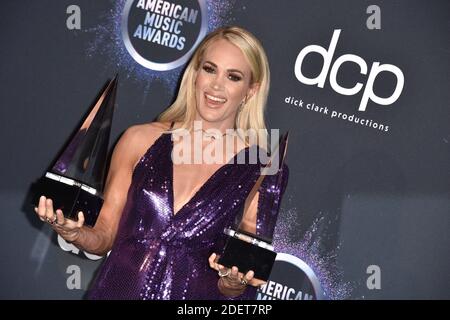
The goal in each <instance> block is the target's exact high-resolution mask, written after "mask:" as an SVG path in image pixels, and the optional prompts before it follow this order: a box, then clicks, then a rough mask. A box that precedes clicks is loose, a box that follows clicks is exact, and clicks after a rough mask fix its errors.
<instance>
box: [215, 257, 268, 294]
mask: <svg viewBox="0 0 450 320" xmlns="http://www.w3.org/2000/svg"><path fill="white" fill-rule="evenodd" d="M218 259H219V256H218V255H216V254H215V253H213V254H212V255H211V256H210V257H209V259H208V261H209V266H210V267H211V268H212V269H214V270H216V271H217V272H218V274H219V276H220V279H219V283H218V285H219V289H221V291H222V293H223V294H225V295H229V296H238V295H240V294H242V293H243V292H244V290H245V288H246V287H247V285H251V286H254V287H259V286H262V285H264V284H265V283H266V282H265V281H263V280H260V279H256V278H254V272H253V271H252V270H250V271H248V272H247V273H246V274H245V275H244V274H243V273H242V272H239V269H238V268H237V267H236V266H233V267H232V268H231V269H229V268H227V267H224V266H222V265H221V264H218V263H217V261H218Z"/></svg>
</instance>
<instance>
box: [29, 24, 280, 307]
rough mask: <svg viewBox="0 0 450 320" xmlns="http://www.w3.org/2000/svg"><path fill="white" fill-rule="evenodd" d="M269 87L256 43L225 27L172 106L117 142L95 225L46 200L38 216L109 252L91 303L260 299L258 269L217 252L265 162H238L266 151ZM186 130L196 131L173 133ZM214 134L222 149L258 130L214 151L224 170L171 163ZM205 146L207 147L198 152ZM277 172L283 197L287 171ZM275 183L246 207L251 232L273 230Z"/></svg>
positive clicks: (199, 56)
mask: <svg viewBox="0 0 450 320" xmlns="http://www.w3.org/2000/svg"><path fill="white" fill-rule="evenodd" d="M268 89H269V68H268V63H267V58H266V55H265V53H264V51H263V49H262V47H261V45H260V43H259V42H258V40H257V39H256V38H255V37H254V36H253V35H251V34H250V33H249V32H247V31H245V30H243V29H241V28H238V27H227V28H222V29H219V30H217V31H215V32H213V33H211V34H209V35H208V36H207V37H206V38H205V39H204V41H203V42H202V43H201V44H200V46H199V47H198V48H197V50H196V52H195V54H194V56H193V57H192V59H191V61H190V63H189V65H188V66H187V68H186V71H185V73H184V75H183V78H182V82H181V85H180V90H179V94H178V97H177V99H176V101H175V102H174V103H173V105H172V106H170V107H169V108H168V109H167V110H166V111H165V112H163V113H162V114H161V115H160V116H159V118H158V121H157V122H154V123H150V124H144V125H137V126H133V127H131V128H129V129H128V130H126V132H125V133H124V134H123V136H122V137H121V139H120V140H119V142H118V144H117V146H116V147H115V149H114V152H113V156H112V159H111V165H110V170H109V173H108V178H107V181H106V187H105V193H104V198H105V201H104V204H103V207H102V209H101V212H100V215H99V218H98V220H97V223H96V225H95V227H94V228H88V227H85V226H83V221H84V217H83V214H82V213H79V215H78V221H77V222H75V221H71V220H68V219H65V218H64V216H63V213H62V212H61V210H56V213H55V212H54V211H53V207H52V201H51V199H45V197H41V199H40V202H39V206H38V207H37V208H35V210H36V213H37V214H38V215H39V217H40V219H41V220H42V221H50V222H51V223H52V227H53V229H54V230H55V231H56V232H57V233H58V234H60V235H61V236H62V237H63V238H64V239H65V240H66V241H68V242H71V243H73V244H74V245H75V246H77V247H78V248H80V249H82V250H85V251H87V252H91V253H94V254H97V255H104V254H106V253H107V252H108V251H110V250H111V252H110V255H109V256H108V258H107V259H106V261H105V263H104V264H103V266H102V268H101V270H100V271H99V273H98V275H97V277H96V279H95V282H94V284H93V286H92V287H91V289H90V292H89V298H92V299H223V298H237V299H252V298H254V297H255V292H256V289H255V288H256V287H257V286H259V285H261V284H262V283H263V282H262V281H260V280H258V279H254V278H253V272H252V271H249V272H247V273H246V274H245V275H244V274H242V273H240V272H239V270H238V269H237V268H236V267H233V268H232V269H231V270H230V272H224V267H223V266H221V265H219V264H217V257H218V256H217V255H216V254H215V252H220V250H221V249H223V247H224V241H225V238H224V235H223V232H222V231H223V229H224V228H225V227H228V226H231V225H232V224H233V222H234V220H235V218H236V216H237V214H238V212H239V210H240V209H242V205H243V204H244V202H245V199H246V197H247V195H248V194H249V193H250V191H251V189H252V187H253V185H254V184H255V182H256V180H257V178H258V176H259V174H260V168H261V164H260V163H253V164H250V163H245V164H236V163H234V162H236V161H234V160H237V159H238V158H239V157H241V156H248V154H249V153H250V152H251V151H254V150H256V149H255V148H257V149H258V148H259V147H263V148H264V147H265V143H264V142H265V141H266V139H267V136H266V128H265V124H264V116H263V115H264V107H265V103H266V99H267V94H268ZM199 123H200V124H201V127H202V128H201V130H198V131H197V130H195V129H196V126H195V125H194V124H199ZM184 129H186V130H189V133H193V132H194V134H193V135H192V134H191V135H182V136H177V132H180V131H183V130H184ZM210 129H215V130H216V131H217V130H219V131H220V134H219V135H218V136H216V137H215V139H209V143H211V141H213V142H223V141H224V140H225V138H228V136H233V134H232V133H233V132H231V133H230V130H233V129H234V130H238V129H242V130H248V129H254V130H258V131H257V132H258V133H257V135H256V144H252V145H250V139H248V137H242V136H239V137H240V138H239V139H236V140H237V141H235V142H236V143H233V146H234V147H235V148H234V150H233V153H232V154H229V153H227V152H225V151H224V150H223V149H221V148H216V149H215V150H216V153H217V152H218V153H221V154H222V153H223V154H224V158H225V159H224V160H225V161H222V162H221V163H212V164H211V163H194V164H192V163H188V164H186V163H180V164H178V163H176V162H177V161H174V159H175V158H174V154H175V152H174V151H175V148H177V150H181V153H183V155H188V154H190V155H193V154H194V153H195V152H197V151H198V150H194V149H195V148H186V147H185V146H186V145H188V144H186V142H191V141H192V140H195V139H194V137H195V136H196V134H201V135H202V136H206V135H205V132H207V131H208V130H210ZM234 136H236V135H234ZM175 140H178V142H177V143H175V142H174V141H175ZM219 144H220V143H219ZM205 145H208V143H205V141H202V142H201V146H200V148H204V147H205ZM194 147H195V141H194ZM280 174H282V176H283V184H282V188H281V189H282V190H279V197H280V198H281V195H282V193H283V191H284V188H285V187H286V184H287V177H288V170H287V167H283V169H282V170H281V171H280ZM273 183H274V177H270V179H265V180H264V182H263V184H262V185H261V188H260V189H259V193H257V196H256V197H254V198H253V200H252V201H251V202H249V203H247V204H246V207H247V209H248V210H247V211H248V212H250V213H251V214H250V215H248V216H247V215H246V216H247V217H251V218H250V219H246V220H245V221H244V225H245V228H246V229H247V230H251V231H254V232H256V233H261V232H266V233H269V234H270V233H272V232H273V224H270V223H265V222H266V221H264V219H266V217H269V216H272V217H273V216H274V215H275V216H276V214H277V213H278V207H276V208H275V209H273V206H272V207H271V208H272V209H268V205H269V204H266V203H264V201H261V199H263V196H264V194H266V193H268V192H273V187H272V188H271V184H273ZM259 198H261V199H260V201H258V199H259ZM271 210H272V211H276V212H270V211H271ZM266 220H267V219H266ZM208 257H209V261H208ZM208 262H209V263H208ZM217 271H219V275H220V276H219V275H218V273H217ZM224 275H225V276H224Z"/></svg>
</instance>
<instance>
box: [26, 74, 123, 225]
mask: <svg viewBox="0 0 450 320" xmlns="http://www.w3.org/2000/svg"><path fill="white" fill-rule="evenodd" d="M116 90H117V75H116V76H115V77H114V79H113V80H111V81H110V82H109V84H108V85H107V87H106V89H105V90H104V91H103V92H102V94H101V96H100V98H99V99H98V100H97V102H96V103H95V105H94V107H93V108H92V110H91V111H90V113H89V114H88V116H87V117H86V119H85V120H84V122H83V124H82V125H81V127H80V129H79V130H78V131H77V132H76V134H75V135H74V136H73V137H72V139H71V141H70V142H69V144H68V145H67V147H66V148H65V149H64V150H63V152H62V153H61V154H60V156H59V158H58V160H57V161H56V163H55V164H54V166H53V167H52V169H51V170H50V171H47V172H46V173H45V175H44V176H43V177H42V178H41V179H40V180H39V181H38V182H37V184H36V186H35V189H36V190H37V192H36V193H35V199H34V201H33V202H34V204H36V203H38V202H39V197H40V196H41V195H44V196H45V197H47V198H50V199H52V201H53V207H54V208H55V210H56V209H61V210H62V211H63V213H64V216H65V217H66V218H68V219H72V220H75V221H76V220H78V212H80V211H82V212H83V214H84V217H85V225H87V226H89V227H93V226H94V225H95V222H96V221H97V217H98V214H99V213H100V209H101V207H102V205H103V184H104V177H105V173H106V161H107V155H108V144H109V134H110V132H111V122H112V117H113V112H114V104H115V100H116Z"/></svg>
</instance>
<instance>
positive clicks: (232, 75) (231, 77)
mask: <svg viewBox="0 0 450 320" xmlns="http://www.w3.org/2000/svg"><path fill="white" fill-rule="evenodd" d="M228 78H229V79H230V80H231V81H239V80H241V79H242V78H241V77H240V76H237V75H235V74H230V75H229V76H228Z"/></svg>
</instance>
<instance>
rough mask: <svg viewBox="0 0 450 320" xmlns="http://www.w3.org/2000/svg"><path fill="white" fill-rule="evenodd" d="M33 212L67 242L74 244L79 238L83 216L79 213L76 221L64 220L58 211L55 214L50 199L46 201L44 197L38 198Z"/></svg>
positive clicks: (61, 213)
mask: <svg viewBox="0 0 450 320" xmlns="http://www.w3.org/2000/svg"><path fill="white" fill-rule="evenodd" d="M34 211H35V212H36V214H37V215H38V216H39V219H41V221H44V222H47V223H48V224H50V225H51V226H52V228H53V230H55V231H56V232H57V233H58V234H59V235H60V236H61V237H62V238H63V239H64V240H66V241H67V242H74V241H76V240H77V239H78V237H79V236H80V233H81V228H82V227H83V224H84V215H83V213H82V212H81V211H80V212H79V213H78V221H73V220H71V219H66V218H65V217H64V214H63V212H62V211H61V210H60V209H58V210H56V213H55V211H54V209H53V201H52V199H47V198H46V197H44V196H41V197H40V198H39V206H38V207H34Z"/></svg>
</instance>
